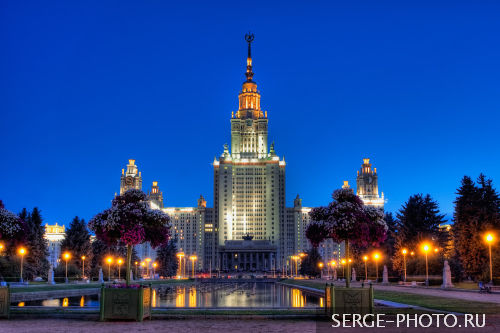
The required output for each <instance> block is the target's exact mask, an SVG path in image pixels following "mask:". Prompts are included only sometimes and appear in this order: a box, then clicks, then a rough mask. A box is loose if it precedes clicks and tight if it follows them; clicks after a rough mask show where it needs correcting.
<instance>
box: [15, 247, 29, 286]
mask: <svg viewBox="0 0 500 333" xmlns="http://www.w3.org/2000/svg"><path fill="white" fill-rule="evenodd" d="M17 252H19V255H20V256H21V278H20V280H19V282H23V259H24V255H25V254H26V253H28V251H27V250H26V248H24V247H20V248H19V250H18V251H17Z"/></svg>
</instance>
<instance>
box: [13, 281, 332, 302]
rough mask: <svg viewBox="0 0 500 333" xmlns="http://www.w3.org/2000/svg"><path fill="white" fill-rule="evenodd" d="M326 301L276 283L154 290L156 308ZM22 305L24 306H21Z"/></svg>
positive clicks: (76, 299)
mask: <svg viewBox="0 0 500 333" xmlns="http://www.w3.org/2000/svg"><path fill="white" fill-rule="evenodd" d="M323 302H324V300H323V297H320V296H317V295H313V294H308V293H305V292H303V291H301V290H299V289H296V288H290V287H287V286H283V285H278V284H274V283H258V282H257V283H256V282H249V283H224V284H214V283H201V284H196V285H177V286H168V285H165V286H158V287H154V289H153V297H152V306H153V307H177V308H234V307H240V308H272V307H296V308H315V307H322V306H323ZM21 303H22V304H21ZM12 305H17V306H55V307H66V306H80V307H87V306H99V297H98V295H91V296H77V297H67V298H60V299H47V300H39V301H25V302H20V303H12Z"/></svg>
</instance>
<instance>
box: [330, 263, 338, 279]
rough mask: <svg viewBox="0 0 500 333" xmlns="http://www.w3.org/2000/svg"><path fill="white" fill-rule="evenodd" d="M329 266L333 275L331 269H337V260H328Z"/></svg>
mask: <svg viewBox="0 0 500 333" xmlns="http://www.w3.org/2000/svg"><path fill="white" fill-rule="evenodd" d="M330 266H331V267H332V275H333V270H335V271H337V262H336V261H335V260H332V261H330ZM332 279H333V276H332Z"/></svg>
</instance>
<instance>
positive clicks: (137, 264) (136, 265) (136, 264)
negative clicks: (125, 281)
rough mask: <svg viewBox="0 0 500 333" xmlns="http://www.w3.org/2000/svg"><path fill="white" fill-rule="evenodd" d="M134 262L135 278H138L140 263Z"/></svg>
mask: <svg viewBox="0 0 500 333" xmlns="http://www.w3.org/2000/svg"><path fill="white" fill-rule="evenodd" d="M134 264H135V278H136V279H137V278H138V277H137V267H138V266H139V263H138V262H137V261H136V262H134Z"/></svg>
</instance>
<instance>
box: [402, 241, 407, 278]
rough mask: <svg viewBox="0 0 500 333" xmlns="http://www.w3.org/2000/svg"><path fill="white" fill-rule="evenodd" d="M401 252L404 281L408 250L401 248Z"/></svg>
mask: <svg viewBox="0 0 500 333" xmlns="http://www.w3.org/2000/svg"><path fill="white" fill-rule="evenodd" d="M401 253H403V264H404V272H405V278H404V282H406V254H407V253H408V250H407V249H403V250H402V251H401Z"/></svg>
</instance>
